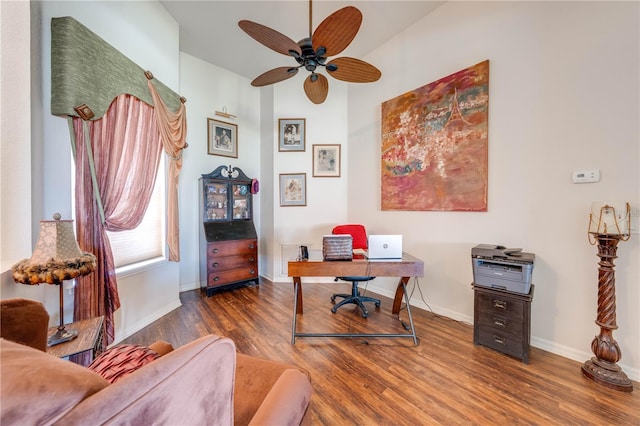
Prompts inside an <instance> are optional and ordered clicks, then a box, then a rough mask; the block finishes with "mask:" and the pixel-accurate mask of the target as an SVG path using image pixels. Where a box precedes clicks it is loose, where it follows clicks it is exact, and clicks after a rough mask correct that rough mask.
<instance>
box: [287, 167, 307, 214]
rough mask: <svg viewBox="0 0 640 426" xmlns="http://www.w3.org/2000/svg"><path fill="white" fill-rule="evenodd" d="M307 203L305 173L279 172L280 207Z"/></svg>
mask: <svg viewBox="0 0 640 426" xmlns="http://www.w3.org/2000/svg"><path fill="white" fill-rule="evenodd" d="M306 205H307V174H306V173H280V207H294V206H306Z"/></svg>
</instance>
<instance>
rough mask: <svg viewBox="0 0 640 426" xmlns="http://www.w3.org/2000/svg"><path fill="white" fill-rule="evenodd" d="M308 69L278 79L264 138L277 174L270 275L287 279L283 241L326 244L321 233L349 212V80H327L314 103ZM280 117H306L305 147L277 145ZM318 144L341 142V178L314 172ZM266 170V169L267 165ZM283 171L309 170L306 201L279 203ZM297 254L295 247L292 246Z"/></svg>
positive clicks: (313, 245)
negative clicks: (317, 102)
mask: <svg viewBox="0 0 640 426" xmlns="http://www.w3.org/2000/svg"><path fill="white" fill-rule="evenodd" d="M307 76H308V73H307V72H301V73H300V74H299V75H297V76H295V77H293V78H291V79H289V80H286V81H283V82H281V83H278V84H276V85H275V86H274V88H273V91H274V99H275V100H274V108H273V113H274V115H273V117H264V118H263V119H264V120H269V119H270V120H271V121H272V123H273V129H272V133H271V140H263V143H264V144H265V147H267V146H269V144H271V145H270V149H271V151H272V155H273V157H274V161H273V169H272V170H271V171H270V172H272V179H273V183H272V185H273V193H272V202H273V240H272V241H270V242H269V244H270V249H271V253H272V255H273V256H271V257H270V260H271V262H272V264H271V265H270V266H271V268H272V269H270V270H269V271H270V272H271V273H272V275H269V276H267V277H268V278H269V279H270V280H272V281H276V282H286V283H288V284H290V282H291V280H290V278H287V269H286V262H287V261H288V260H290V257H288V253H287V252H286V251H285V252H283V251H282V247H283V246H285V247H287V246H288V247H293V249H294V250H295V246H297V245H300V244H306V245H308V246H309V248H310V249H312V250H313V249H321V248H322V236H323V235H325V234H330V233H331V228H332V227H333V226H334V225H335V224H337V223H344V221H345V220H346V218H347V202H346V200H347V198H348V197H347V185H346V183H347V182H348V179H349V174H350V171H349V168H348V167H347V161H348V158H349V154H348V150H347V144H348V120H347V85H346V84H345V83H343V82H340V81H338V80H335V79H331V80H330V81H329V95H328V96H327V100H326V101H325V102H324V103H322V104H320V105H315V104H313V103H311V101H309V100H308V99H307V97H306V95H305V94H304V90H303V87H302V85H303V82H304V79H305V78H307ZM282 118H304V119H305V127H306V141H305V151H304V152H298V151H296V152H287V151H283V152H280V151H278V130H279V126H278V120H279V119H282ZM314 144H340V145H341V152H342V160H341V163H342V166H341V169H342V170H341V177H340V178H333V177H332V178H328V177H313V157H312V153H313V151H312V146H313V145H314ZM264 173H265V174H267V173H268V171H267V170H265V171H264ZM281 173H306V175H307V176H306V180H307V191H306V192H307V205H306V206H305V207H302V206H293V207H292V206H288V207H281V206H280V187H279V175H280V174H281ZM294 254H295V252H294Z"/></svg>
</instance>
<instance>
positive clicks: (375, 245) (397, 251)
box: [368, 235, 402, 259]
mask: <svg viewBox="0 0 640 426" xmlns="http://www.w3.org/2000/svg"><path fill="white" fill-rule="evenodd" d="M368 257H369V259H401V258H402V235H369V252H368Z"/></svg>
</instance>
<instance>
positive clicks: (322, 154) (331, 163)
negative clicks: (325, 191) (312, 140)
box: [312, 144, 340, 177]
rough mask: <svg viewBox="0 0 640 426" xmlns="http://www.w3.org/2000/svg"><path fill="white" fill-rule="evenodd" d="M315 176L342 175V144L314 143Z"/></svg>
mask: <svg viewBox="0 0 640 426" xmlns="http://www.w3.org/2000/svg"><path fill="white" fill-rule="evenodd" d="M312 151H313V176H314V177H340V145H339V144H334V145H332V144H314V145H313V146H312Z"/></svg>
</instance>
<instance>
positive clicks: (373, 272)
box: [288, 251, 424, 345]
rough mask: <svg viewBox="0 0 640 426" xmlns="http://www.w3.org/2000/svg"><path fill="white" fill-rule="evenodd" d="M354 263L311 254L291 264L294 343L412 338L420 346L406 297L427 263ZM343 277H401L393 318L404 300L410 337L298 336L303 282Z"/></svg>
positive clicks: (404, 260) (414, 260) (407, 257)
mask: <svg viewBox="0 0 640 426" xmlns="http://www.w3.org/2000/svg"><path fill="white" fill-rule="evenodd" d="M355 257H356V258H354V259H353V260H351V261H328V262H325V261H323V260H322V253H318V251H310V257H309V259H308V260H304V259H303V260H291V261H289V264H288V276H290V277H292V278H293V290H294V303H293V324H292V331H291V343H292V344H294V343H295V341H296V337H310V336H316V337H329V336H333V337H364V336H367V337H413V342H414V343H415V344H416V345H417V344H418V339H417V336H416V332H415V327H414V326H413V317H412V316H411V307H410V305H409V296H408V294H407V287H406V286H407V283H408V282H409V279H410V278H411V277H422V276H424V263H423V262H422V260H420V259H418V258H416V257H414V256H412V255H410V254H409V253H403V256H402V259H399V260H375V261H374V260H371V261H369V260H368V259H366V258H364V257H362V258H357V256H355ZM344 276H372V277H400V281H399V282H398V286H397V287H396V293H395V297H394V299H393V308H392V309H391V312H392V313H393V314H394V315H397V314H399V313H400V306H401V305H402V297H403V296H404V298H405V302H406V304H407V314H408V315H409V322H410V324H411V334H335V333H334V334H326V333H297V332H296V317H297V315H298V313H300V314H303V313H304V308H303V303H302V280H301V277H344Z"/></svg>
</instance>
